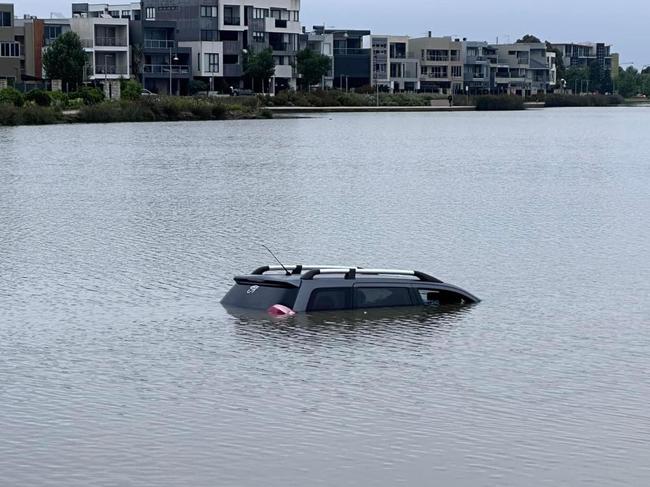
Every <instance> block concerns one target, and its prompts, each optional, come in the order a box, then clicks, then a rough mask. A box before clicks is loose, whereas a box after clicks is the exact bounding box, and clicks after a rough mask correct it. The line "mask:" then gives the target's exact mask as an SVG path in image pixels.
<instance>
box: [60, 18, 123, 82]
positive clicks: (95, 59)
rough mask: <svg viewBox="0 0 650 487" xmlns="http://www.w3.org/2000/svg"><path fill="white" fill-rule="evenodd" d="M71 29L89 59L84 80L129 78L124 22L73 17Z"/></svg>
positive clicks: (112, 19) (111, 19)
mask: <svg viewBox="0 0 650 487" xmlns="http://www.w3.org/2000/svg"><path fill="white" fill-rule="evenodd" d="M70 27H71V29H72V31H73V32H76V33H77V34H78V35H79V37H80V38H81V44H82V45H83V47H84V50H85V51H86V54H87V57H88V65H87V66H86V73H85V74H86V76H85V78H86V79H87V80H89V81H100V80H103V81H108V80H120V79H128V78H129V77H130V76H131V54H130V51H131V48H130V44H129V21H128V20H127V19H114V18H111V17H74V18H73V19H72V20H71V21H70Z"/></svg>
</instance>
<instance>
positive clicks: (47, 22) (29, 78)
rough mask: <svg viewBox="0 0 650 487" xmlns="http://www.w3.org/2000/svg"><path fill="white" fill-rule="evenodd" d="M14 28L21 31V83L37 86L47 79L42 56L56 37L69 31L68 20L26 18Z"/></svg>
mask: <svg viewBox="0 0 650 487" xmlns="http://www.w3.org/2000/svg"><path fill="white" fill-rule="evenodd" d="M16 26H19V27H20V28H21V29H22V40H23V42H22V51H23V56H24V70H23V81H24V82H26V83H28V84H29V83H32V84H33V85H34V86H37V85H38V82H39V81H41V80H43V79H44V78H46V77H47V73H45V70H44V69H43V54H44V53H45V51H46V50H47V49H48V48H49V46H50V45H51V44H52V43H53V42H54V41H55V40H56V39H57V38H58V37H60V36H61V35H62V34H64V33H66V32H69V31H70V30H71V27H70V19H57V18H52V19H37V18H33V17H27V18H25V19H20V20H17V21H16Z"/></svg>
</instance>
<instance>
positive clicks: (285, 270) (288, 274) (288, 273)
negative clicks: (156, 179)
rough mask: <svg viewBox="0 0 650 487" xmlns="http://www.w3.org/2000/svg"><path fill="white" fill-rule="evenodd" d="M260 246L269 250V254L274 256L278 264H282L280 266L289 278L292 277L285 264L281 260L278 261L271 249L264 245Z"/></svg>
mask: <svg viewBox="0 0 650 487" xmlns="http://www.w3.org/2000/svg"><path fill="white" fill-rule="evenodd" d="M260 245H261V246H262V247H264V248H265V249H266V250H267V252H268V253H269V254H271V255H272V256H273V258H274V259H275V260H276V261H277V263H278V264H280V266H282V268H283V269H284V272H286V273H287V276H290V275H291V272H289V270H288V269H287V268H286V267H285V266H284V264H283V263H282V262H280V259H278V258H277V257H276V256H275V254H274V253H273V252H271V249H269V248H268V247H267V246H266V245H264V244H260Z"/></svg>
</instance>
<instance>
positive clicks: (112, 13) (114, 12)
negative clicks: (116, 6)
mask: <svg viewBox="0 0 650 487" xmlns="http://www.w3.org/2000/svg"><path fill="white" fill-rule="evenodd" d="M108 15H110V16H111V17H113V18H114V19H119V18H120V11H119V10H109V11H108Z"/></svg>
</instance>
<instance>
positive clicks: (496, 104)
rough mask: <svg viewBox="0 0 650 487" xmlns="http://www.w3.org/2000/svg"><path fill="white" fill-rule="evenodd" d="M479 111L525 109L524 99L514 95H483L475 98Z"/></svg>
mask: <svg viewBox="0 0 650 487" xmlns="http://www.w3.org/2000/svg"><path fill="white" fill-rule="evenodd" d="M475 103H476V109H477V110H479V111H494V110H496V111H498V110H524V109H525V106H524V99H523V98H522V97H520V96H514V95H482V96H479V97H477V98H476V99H475Z"/></svg>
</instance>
